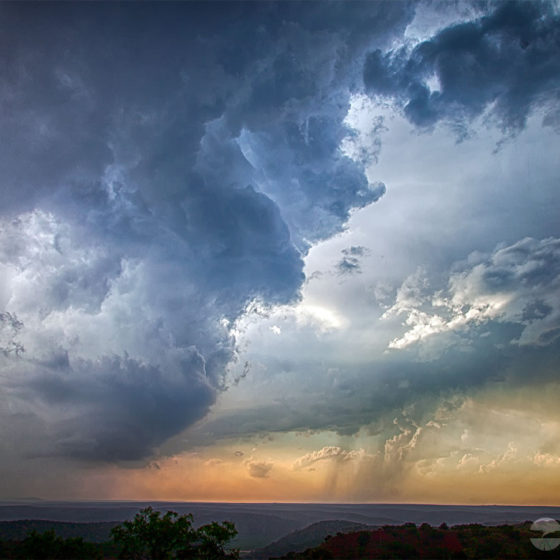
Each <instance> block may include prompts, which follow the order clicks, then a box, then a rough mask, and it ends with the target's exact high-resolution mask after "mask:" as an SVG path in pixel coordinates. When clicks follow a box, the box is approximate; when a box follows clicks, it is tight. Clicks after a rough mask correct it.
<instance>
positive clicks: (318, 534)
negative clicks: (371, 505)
mask: <svg viewBox="0 0 560 560" xmlns="http://www.w3.org/2000/svg"><path fill="white" fill-rule="evenodd" d="M371 528H372V527H371V526H369V525H364V524H363V523H356V522H354V521H344V520H340V519H336V520H328V521H319V522H317V523H313V524H311V525H309V526H308V527H305V528H304V529H300V530H299V531H294V532H292V533H290V534H288V535H286V536H285V537H282V538H281V539H279V540H277V541H275V542H273V543H271V544H269V545H268V546H265V547H264V548H260V549H257V550H253V551H252V552H251V553H250V554H249V555H247V556H245V558H250V559H254V560H261V559H262V560H267V559H268V558H273V557H277V556H283V555H284V554H288V553H289V552H302V551H304V550H305V549H307V548H311V547H314V546H318V545H320V544H321V543H322V542H323V541H324V540H325V538H326V537H327V536H329V535H336V534H337V533H347V532H349V531H359V530H364V529H371Z"/></svg>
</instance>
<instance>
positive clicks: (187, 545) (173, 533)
mask: <svg viewBox="0 0 560 560" xmlns="http://www.w3.org/2000/svg"><path fill="white" fill-rule="evenodd" d="M192 523H193V517H192V515H191V514H188V515H181V516H180V515H179V514H177V513H176V512H174V511H168V512H167V513H166V514H164V515H162V514H161V513H160V512H159V511H155V510H154V509H153V508H152V507H151V506H150V507H147V508H145V509H143V510H141V511H140V512H138V513H137V514H136V515H135V517H134V519H133V520H132V521H125V522H124V523H122V524H121V525H118V526H117V527H114V528H113V529H112V530H111V537H112V539H113V541H114V542H115V544H117V545H118V546H119V547H120V553H119V557H120V558H123V559H126V560H169V559H173V558H191V559H197V560H198V559H200V560H202V559H204V560H206V559H212V560H214V559H220V558H238V553H237V551H235V550H234V551H230V552H226V546H227V544H228V542H229V541H230V540H231V539H233V538H234V537H235V536H236V535H237V531H236V529H235V526H234V525H233V523H230V522H228V521H224V522H223V523H210V524H209V525H203V526H202V527H199V528H198V529H194V528H193V526H192Z"/></svg>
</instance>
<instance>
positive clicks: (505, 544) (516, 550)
mask: <svg viewBox="0 0 560 560" xmlns="http://www.w3.org/2000/svg"><path fill="white" fill-rule="evenodd" d="M559 537H560V534H550V535H547V540H546V541H545V542H544V543H543V541H542V540H537V541H536V545H537V546H535V545H534V544H533V542H532V540H531V539H541V538H542V534H541V533H537V532H535V531H531V522H530V521H527V522H525V523H522V524H518V525H497V526H487V525H479V524H470V525H455V526H453V527H451V528H449V527H448V526H447V525H446V524H445V523H443V524H441V525H440V526H439V527H437V528H436V527H432V526H431V525H428V524H427V523H423V524H422V525H420V526H416V525H415V524H414V523H405V524H404V525H400V526H396V525H386V526H383V527H380V528H378V529H375V530H367V531H353V532H350V533H344V534H343V533H338V534H337V535H335V536H329V537H327V538H326V539H325V541H324V542H323V544H321V545H320V546H318V547H315V548H309V549H307V550H305V551H304V552H299V553H289V554H287V555H285V556H282V557H281V558H278V559H276V560H308V559H314V560H318V559H322V560H331V559H332V560H334V559H336V560H343V559H349V560H355V559H357V558H359V559H362V560H366V559H381V558H382V559H390V558H396V559H405V558H406V559H413V558H423V559H430V560H431V559H434V560H435V559H447V560H458V559H471V558H472V559H485V560H488V559H504V560H505V559H511V560H522V559H540V558H548V559H550V560H558V559H560V546H557V547H555V548H553V549H552V550H539V548H538V546H541V547H544V546H547V545H548V546H549V547H554V546H555V544H556V540H558V544H559V545H560V538H559Z"/></svg>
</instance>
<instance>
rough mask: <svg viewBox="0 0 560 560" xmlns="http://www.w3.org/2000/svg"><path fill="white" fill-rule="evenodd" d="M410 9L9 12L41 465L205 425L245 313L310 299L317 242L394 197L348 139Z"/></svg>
mask: <svg viewBox="0 0 560 560" xmlns="http://www.w3.org/2000/svg"><path fill="white" fill-rule="evenodd" d="M413 14H414V9H413V6H412V5H411V4H408V3H390V4H387V5H383V6H381V5H380V4H377V3H356V4H352V5H348V6H345V7H344V9H342V5H340V4H337V3H333V4H329V5H328V6H317V5H314V4H302V5H298V7H297V9H296V7H295V5H291V4H284V3H276V4H258V3H255V4H247V3H228V4H227V6H226V5H224V6H220V7H219V8H217V6H215V5H209V4H205V3H189V4H175V5H165V6H164V5H157V6H156V5H147V4H144V5H134V6H133V5H130V6H128V7H124V6H122V5H109V4H106V5H98V6H96V7H95V9H93V6H88V5H85V4H84V5H75V6H72V7H68V10H66V9H60V8H59V7H55V6H49V7H47V6H46V5H40V4H37V5H12V6H5V7H3V9H2V17H3V20H4V26H3V29H2V39H3V44H5V45H7V47H6V48H5V49H3V50H2V51H3V54H2V57H3V62H2V64H3V68H4V69H5V72H4V73H3V76H4V77H3V84H2V88H1V91H0V101H1V103H2V105H3V106H4V107H5V112H4V113H3V116H2V120H1V121H0V137H1V138H2V145H3V146H5V149H4V150H3V151H2V153H1V154H0V175H1V177H2V187H1V208H2V210H1V215H0V235H1V239H0V313H2V315H1V317H2V318H3V319H2V324H1V328H2V339H1V340H2V349H3V352H2V355H0V359H1V360H2V368H3V372H4V377H3V379H2V383H3V390H4V391H5V395H6V398H7V399H8V398H9V400H10V407H9V409H5V410H3V411H2V414H3V415H5V419H6V423H7V424H10V418H11V417H12V416H13V414H24V415H28V416H29V417H30V418H31V417H32V418H34V421H37V422H39V423H41V424H42V425H45V426H47V429H46V432H45V433H48V437H46V439H45V442H44V445H42V446H41V453H43V454H49V453H50V454H54V455H64V456H71V457H77V458H81V459H87V460H104V461H118V460H121V459H140V458H142V457H146V456H148V455H149V454H150V453H152V452H153V451H154V450H155V449H157V447H158V445H160V444H161V443H162V442H163V441H165V440H166V439H167V438H169V437H170V436H172V435H174V434H177V433H178V432H180V431H181V430H183V429H184V428H185V427H187V426H189V425H191V424H192V423H193V422H195V421H196V420H198V419H200V418H201V417H203V416H204V415H205V414H206V412H207V411H208V409H209V407H210V405H211V404H212V403H213V402H214V401H215V398H216V395H217V393H218V392H219V391H220V390H222V389H223V388H224V372H225V368H226V366H227V364H228V363H230V362H231V361H232V360H234V359H235V356H236V343H235V337H234V333H233V332H232V331H231V325H232V324H233V323H234V321H235V320H236V319H237V318H238V317H239V316H240V314H242V313H243V312H244V310H245V308H246V306H247V305H248V304H249V303H250V302H251V301H253V300H255V299H258V300H261V301H263V302H264V303H265V304H286V303H288V302H292V301H295V300H297V299H298V297H299V290H300V287H301V285H302V282H303V279H304V276H303V259H302V255H303V254H304V253H305V251H307V250H308V248H309V246H310V244H311V243H312V242H314V241H316V240H318V239H324V238H327V237H329V236H330V235H332V234H334V233H336V232H338V231H340V230H341V228H342V227H343V225H344V223H345V221H346V220H347V219H348V217H349V215H350V211H351V210H352V209H353V208H359V207H363V206H364V205H367V204H370V203H372V202H374V201H375V200H377V199H378V198H379V197H380V196H381V195H382V194H383V192H384V186H383V185H382V184H380V183H375V182H374V183H369V182H368V180H367V179H366V176H365V174H364V170H363V168H362V167H361V165H360V164H358V163H356V162H354V161H352V160H351V159H350V158H348V157H346V156H345V155H344V154H342V153H341V152H340V150H339V143H340V140H341V138H343V137H344V135H345V134H346V127H345V125H344V122H343V121H344V117H345V115H346V112H347V107H348V102H349V101H348V100H349V97H350V93H351V89H352V88H353V87H354V86H353V85H352V84H353V83H354V81H355V77H356V76H358V75H359V69H360V67H361V60H362V57H363V55H364V53H365V51H366V50H367V49H368V48H369V47H370V45H372V44H373V45H377V46H379V47H382V46H384V45H386V44H387V42H388V40H390V39H391V37H392V36H393V35H394V34H397V33H400V32H402V31H403V29H404V27H405V26H406V24H407V22H408V21H410V19H411V18H412V17H413ZM108 22H110V23H109V24H108ZM248 29H250V30H251V31H250V32H248V31H247V30H248ZM16 326H17V328H16ZM4 339H5V340H4ZM16 350H17V351H16ZM23 350H25V351H23ZM10 425H14V426H15V425H16V423H13V424H10ZM47 440H48V441H47ZM24 451H25V450H22V452H24ZM27 451H29V452H30V453H32V452H36V450H34V451H33V450H31V451H30V450H27Z"/></svg>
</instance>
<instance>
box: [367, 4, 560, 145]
mask: <svg viewBox="0 0 560 560" xmlns="http://www.w3.org/2000/svg"><path fill="white" fill-rule="evenodd" d="M558 23H559V18H558V13H557V11H556V10H555V8H554V6H553V5H552V4H551V3H547V2H503V3H498V4H495V5H494V7H493V11H492V12H491V13H489V14H484V15H482V16H481V17H479V19H476V20H473V21H467V22H460V23H457V24H453V25H451V26H449V27H446V28H444V29H441V30H440V31H438V32H437V33H436V34H435V35H434V36H433V37H431V38H430V39H429V40H425V41H422V42H420V43H419V44H417V45H414V46H413V47H412V48H409V47H407V46H404V47H399V48H397V49H393V50H389V51H383V50H381V49H378V50H375V51H373V52H371V53H370V54H369V55H368V58H367V60H366V63H365V65H364V74H363V76H364V83H365V86H366V89H367V90H368V91H369V92H370V93H371V94H375V95H380V96H386V97H389V98H394V99H395V100H396V101H397V103H398V104H399V105H400V106H401V107H402V109H403V110H404V113H405V115H406V116H407V118H408V119H409V120H410V121H411V122H412V123H413V124H415V125H416V126H419V127H423V128H425V127H431V126H433V125H435V124H436V123H437V122H439V121H443V122H446V123H447V124H449V125H451V126H452V127H453V128H455V130H456V131H457V133H458V135H459V137H462V136H464V135H465V134H468V133H469V131H470V129H471V121H472V119H474V118H475V117H479V116H481V115H485V117H486V119H488V120H490V121H494V122H496V123H498V125H499V126H500V127H501V128H502V130H503V131H504V132H505V133H506V134H515V133H518V132H519V131H520V130H521V129H522V128H523V127H524V126H525V124H526V121H527V117H528V116H529V114H531V112H533V111H536V110H537V109H539V110H540V111H541V112H542V115H543V122H544V123H545V124H548V125H552V126H555V127H558V110H557V105H558V87H559V85H560V82H559V76H560V62H559V61H560V56H559V55H560V39H559V37H558Z"/></svg>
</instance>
